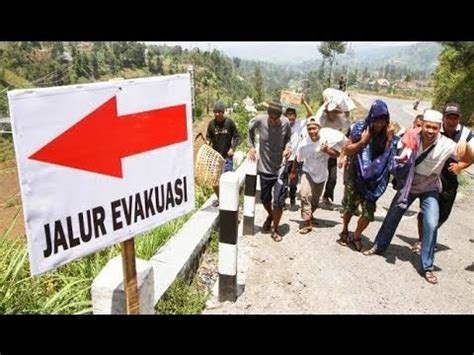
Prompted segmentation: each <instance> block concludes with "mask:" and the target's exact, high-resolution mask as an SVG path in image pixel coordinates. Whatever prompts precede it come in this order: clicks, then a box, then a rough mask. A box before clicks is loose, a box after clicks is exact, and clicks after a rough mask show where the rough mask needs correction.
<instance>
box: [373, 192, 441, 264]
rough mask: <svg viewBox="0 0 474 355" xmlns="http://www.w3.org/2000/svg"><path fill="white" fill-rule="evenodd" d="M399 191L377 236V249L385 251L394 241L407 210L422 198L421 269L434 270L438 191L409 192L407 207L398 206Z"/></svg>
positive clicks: (375, 244) (375, 243)
mask: <svg viewBox="0 0 474 355" xmlns="http://www.w3.org/2000/svg"><path fill="white" fill-rule="evenodd" d="M398 195H399V192H398V193H397V194H396V195H395V197H394V198H393V200H392V204H391V205H390V208H389V210H388V212H387V216H386V217H385V219H384V221H383V224H382V227H380V230H379V231H378V233H377V236H376V237H375V242H374V246H375V248H376V250H377V251H379V252H384V251H385V249H387V247H388V246H389V244H390V242H391V241H392V238H393V235H394V234H395V231H396V229H397V227H398V224H399V223H400V220H401V219H402V217H403V214H404V213H405V211H406V210H407V209H408V207H410V205H411V204H412V203H413V201H415V200H416V199H417V198H419V199H420V205H421V209H422V211H423V242H422V246H421V270H422V271H423V272H425V271H432V270H433V262H434V248H435V245H436V239H437V237H438V220H439V204H438V197H439V193H438V191H430V192H424V193H422V194H417V195H414V194H409V195H408V203H407V208H400V207H398V206H397V200H398Z"/></svg>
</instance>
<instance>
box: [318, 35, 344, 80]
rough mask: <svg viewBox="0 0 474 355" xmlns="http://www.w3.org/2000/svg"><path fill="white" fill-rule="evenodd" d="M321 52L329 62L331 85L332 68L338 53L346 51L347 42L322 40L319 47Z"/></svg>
mask: <svg viewBox="0 0 474 355" xmlns="http://www.w3.org/2000/svg"><path fill="white" fill-rule="evenodd" d="M318 50H319V52H320V53H321V55H322V56H323V59H324V60H327V61H328V62H329V77H328V87H331V83H332V68H333V65H334V61H335V59H336V56H337V55H338V54H342V53H344V52H345V51H346V43H344V42H321V44H320V45H319V47H318Z"/></svg>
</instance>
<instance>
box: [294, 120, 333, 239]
mask: <svg viewBox="0 0 474 355" xmlns="http://www.w3.org/2000/svg"><path fill="white" fill-rule="evenodd" d="M306 127H307V130H308V137H307V138H305V140H304V141H303V142H301V144H300V146H299V147H298V151H297V153H296V159H295V160H294V161H293V165H292V170H291V174H290V181H295V180H296V179H297V166H298V163H299V162H303V163H304V164H303V173H302V177H301V216H302V218H303V221H304V226H303V228H302V229H300V233H301V234H307V233H309V232H310V231H311V230H312V225H311V219H312V217H313V213H314V211H315V210H316V208H317V207H318V205H319V198H320V197H321V193H322V192H323V188H324V183H325V181H326V179H327V177H328V170H327V168H326V167H327V161H328V159H329V157H336V158H337V157H338V156H339V152H340V150H341V147H340V145H338V144H336V145H335V146H333V147H331V148H330V147H329V146H328V144H326V142H321V137H320V135H319V131H320V127H321V125H320V123H319V121H318V120H317V119H316V118H315V117H310V118H308V119H307V123H306Z"/></svg>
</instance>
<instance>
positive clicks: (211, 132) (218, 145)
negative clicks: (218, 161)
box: [206, 101, 240, 207]
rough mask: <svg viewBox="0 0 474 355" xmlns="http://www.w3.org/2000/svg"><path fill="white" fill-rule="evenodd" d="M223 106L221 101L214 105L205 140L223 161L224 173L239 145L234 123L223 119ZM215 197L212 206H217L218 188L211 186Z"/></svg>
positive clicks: (229, 169)
mask: <svg viewBox="0 0 474 355" xmlns="http://www.w3.org/2000/svg"><path fill="white" fill-rule="evenodd" d="M224 111H225V106H224V103H223V102H222V101H217V102H216V103H215V104H214V119H213V120H212V121H210V122H209V125H208V126H207V134H206V139H207V141H208V143H209V144H210V145H211V147H212V148H213V149H214V150H216V151H217V152H219V154H220V155H222V157H223V158H224V159H225V164H224V172H226V171H232V168H233V160H232V158H233V155H234V149H235V148H236V147H237V146H238V145H239V142H240V136H239V131H238V130H237V127H236V126H235V123H234V121H232V120H231V119H230V118H228V117H224ZM213 188H214V192H215V193H216V195H217V200H215V201H214V202H213V203H212V205H213V206H214V207H217V206H219V186H213Z"/></svg>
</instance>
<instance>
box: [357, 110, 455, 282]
mask: <svg viewBox="0 0 474 355" xmlns="http://www.w3.org/2000/svg"><path fill="white" fill-rule="evenodd" d="M442 123H443V114H442V113H441V112H438V111H435V110H426V111H425V113H424V117H423V125H422V127H421V132H420V134H417V135H416V137H415V138H416V142H415V143H416V144H415V147H414V149H413V154H412V155H411V160H409V161H410V162H412V164H411V166H410V172H409V174H408V178H407V179H406V182H405V186H403V188H402V190H400V191H398V192H397V194H396V195H395V197H394V198H393V200H392V204H391V205H390V208H389V210H388V212H387V216H386V217H385V219H384V222H383V224H382V226H381V227H380V230H379V231H378V233H377V236H376V237H375V241H374V245H373V246H372V248H371V249H369V250H366V251H365V252H364V255H366V256H370V255H375V254H383V253H384V252H385V250H386V249H387V247H388V246H389V244H390V242H391V240H392V238H393V235H394V234H395V231H396V229H397V227H398V224H399V223H400V220H401V219H402V216H403V214H404V213H405V212H406V210H407V209H408V208H409V207H410V205H411V204H412V203H413V201H415V199H417V198H419V199H420V205H421V209H422V211H423V242H422V247H421V271H422V273H423V276H424V278H425V279H426V281H428V282H429V283H432V284H436V283H437V282H438V280H437V278H436V276H435V275H434V274H433V267H434V266H433V264H434V247H435V245H436V239H437V236H438V221H439V214H440V211H439V202H438V200H439V194H440V192H441V180H440V175H441V171H442V169H443V166H444V164H445V163H446V161H447V160H448V159H449V158H450V157H454V156H455V151H456V143H454V141H452V140H451V139H449V138H447V137H445V136H444V135H442V134H441V132H440V131H441V126H442ZM405 149H406V148H405ZM402 155H403V152H402ZM402 191H406V192H408V195H407V198H406V199H405V200H404V201H403V203H401V202H400V201H401V200H400V196H401V194H402V193H403V192H402Z"/></svg>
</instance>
